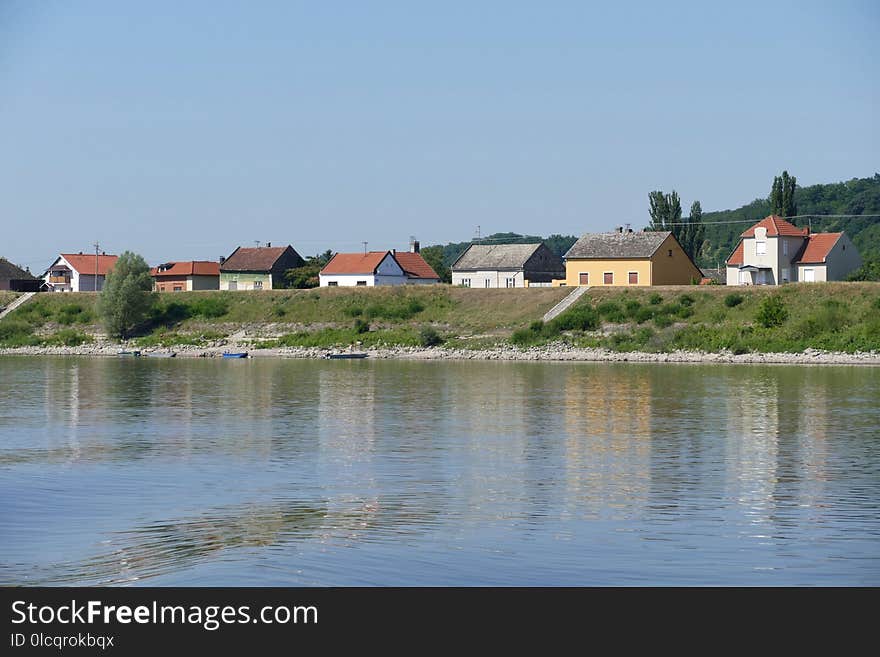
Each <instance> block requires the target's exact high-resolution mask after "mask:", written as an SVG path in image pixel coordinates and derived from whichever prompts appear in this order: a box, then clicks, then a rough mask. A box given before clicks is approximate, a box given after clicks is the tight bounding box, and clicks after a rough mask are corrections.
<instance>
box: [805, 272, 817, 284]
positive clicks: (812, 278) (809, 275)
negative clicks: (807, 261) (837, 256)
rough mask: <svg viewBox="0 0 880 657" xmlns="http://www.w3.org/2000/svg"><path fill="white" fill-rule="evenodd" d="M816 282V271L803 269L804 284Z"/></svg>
mask: <svg viewBox="0 0 880 657" xmlns="http://www.w3.org/2000/svg"><path fill="white" fill-rule="evenodd" d="M815 282H816V270H815V269H804V283H815Z"/></svg>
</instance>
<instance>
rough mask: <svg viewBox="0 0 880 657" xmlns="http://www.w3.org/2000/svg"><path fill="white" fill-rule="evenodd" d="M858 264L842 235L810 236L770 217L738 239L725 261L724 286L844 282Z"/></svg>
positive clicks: (854, 254) (850, 245) (801, 228)
mask: <svg viewBox="0 0 880 657" xmlns="http://www.w3.org/2000/svg"><path fill="white" fill-rule="evenodd" d="M861 264H862V260H861V258H860V257H859V253H858V250H857V249H856V247H855V245H854V244H853V243H852V240H850V239H849V237H847V236H846V234H845V233H811V232H810V229H809V228H807V227H798V226H795V225H794V224H792V223H790V222H788V221H786V220H785V219H783V218H782V217H778V216H776V215H770V216H769V217H766V218H764V219H762V220H761V221H759V222H758V223H756V224H755V225H754V226H751V227H750V228H749V229H748V230H746V231H744V232H743V233H742V235H741V236H740V241H739V244H737V245H736V248H735V249H734V250H733V253H731V254H730V257H729V258H728V259H727V284H728V285H779V284H780V283H788V282H794V281H803V282H806V283H811V282H816V281H834V280H844V279H845V278H846V277H847V275H848V274H849V273H850V272H852V271H853V270H855V269H858V268H859V267H860V266H861Z"/></svg>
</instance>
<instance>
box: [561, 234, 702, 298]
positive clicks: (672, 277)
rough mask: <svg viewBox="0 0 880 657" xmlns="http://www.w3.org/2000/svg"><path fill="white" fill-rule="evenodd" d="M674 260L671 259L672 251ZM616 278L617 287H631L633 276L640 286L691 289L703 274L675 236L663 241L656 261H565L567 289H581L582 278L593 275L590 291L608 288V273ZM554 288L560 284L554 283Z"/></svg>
mask: <svg viewBox="0 0 880 657" xmlns="http://www.w3.org/2000/svg"><path fill="white" fill-rule="evenodd" d="M670 249H671V250H672V256H671V257H670V256H669V250H670ZM609 271H610V272H612V273H613V274H614V287H635V284H634V285H632V286H630V283H629V272H631V271H635V272H638V274H639V282H638V285H639V286H643V285H690V283H691V279H692V278H696V279H697V281H699V280H700V277H701V276H702V273H701V272H700V270H699V269H697V267H696V266H695V265H694V263H693V262H691V259H690V258H688V257H687V254H686V253H685V252H684V249H682V248H681V245H680V244H679V243H678V242H677V241H676V240H675V238H674V237H672V235H670V236H669V237H667V238H666V239H665V240H663V243H662V244H661V245H660V248H658V249H657V251H656V252H655V253H654V256H653V257H652V258H650V259H649V258H641V259H636V258H631V259H626V258H619V259H608V260H595V259H583V260H578V259H576V258H569V259H568V260H566V261H565V284H566V285H567V286H575V285H579V281H580V274H581V273H587V274H589V275H590V283H589V285H590V287H604V286H605V276H604V274H605V272H609ZM554 284H556V282H555V281H554Z"/></svg>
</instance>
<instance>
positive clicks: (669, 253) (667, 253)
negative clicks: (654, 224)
mask: <svg viewBox="0 0 880 657" xmlns="http://www.w3.org/2000/svg"><path fill="white" fill-rule="evenodd" d="M666 255H668V256H669V257H670V258H671V257H672V249H669V251H667V252H666Z"/></svg>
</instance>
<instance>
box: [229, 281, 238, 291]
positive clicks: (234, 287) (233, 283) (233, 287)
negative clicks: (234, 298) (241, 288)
mask: <svg viewBox="0 0 880 657" xmlns="http://www.w3.org/2000/svg"><path fill="white" fill-rule="evenodd" d="M229 289H230V290H237V289H238V281H229Z"/></svg>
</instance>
